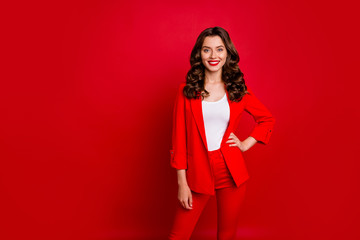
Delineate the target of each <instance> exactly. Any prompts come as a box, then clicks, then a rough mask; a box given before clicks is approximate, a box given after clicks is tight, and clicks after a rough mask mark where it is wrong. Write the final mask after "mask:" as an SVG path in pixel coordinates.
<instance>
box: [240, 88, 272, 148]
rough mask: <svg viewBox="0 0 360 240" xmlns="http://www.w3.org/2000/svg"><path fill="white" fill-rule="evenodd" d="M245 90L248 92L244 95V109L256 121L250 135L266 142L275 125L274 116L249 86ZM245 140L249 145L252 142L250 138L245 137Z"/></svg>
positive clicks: (260, 141) (261, 141)
mask: <svg viewBox="0 0 360 240" xmlns="http://www.w3.org/2000/svg"><path fill="white" fill-rule="evenodd" d="M247 90H248V92H249V93H248V94H246V95H245V96H244V97H245V111H246V112H248V113H249V114H250V115H252V116H253V118H254V120H255V122H256V125H255V127H254V129H253V130H252V132H251V133H250V137H253V138H254V139H255V140H257V142H259V143H262V144H268V143H269V139H270V136H271V134H272V131H273V128H274V125H275V118H274V116H273V115H272V114H271V113H270V111H269V110H268V109H267V108H266V107H265V105H264V104H262V103H261V102H260V100H259V99H258V98H257V97H256V96H255V94H254V92H253V91H252V90H251V89H250V88H249V87H248V88H247ZM246 141H247V144H249V145H251V144H252V143H253V142H254V141H253V140H251V139H246Z"/></svg>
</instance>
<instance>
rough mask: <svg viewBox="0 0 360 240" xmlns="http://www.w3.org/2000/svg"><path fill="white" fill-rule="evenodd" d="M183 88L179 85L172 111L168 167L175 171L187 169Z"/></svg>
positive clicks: (182, 85)
mask: <svg viewBox="0 0 360 240" xmlns="http://www.w3.org/2000/svg"><path fill="white" fill-rule="evenodd" d="M184 86H185V84H184V83H182V84H180V87H179V89H178V91H177V94H176V98H175V103H174V109H173V122H172V144H171V150H170V156H171V157H170V159H171V160H170V165H171V167H173V168H176V169H187V147H186V146H187V145H186V120H185V95H184V94H183V88H184Z"/></svg>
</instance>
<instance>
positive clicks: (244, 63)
mask: <svg viewBox="0 0 360 240" xmlns="http://www.w3.org/2000/svg"><path fill="white" fill-rule="evenodd" d="M50 2H52V1H50ZM353 2H354V3H355V1H353ZM354 3H351V2H350V1H277V0H275V1H226V2H224V1H223V2H219V1H211V0H208V1H181V3H180V2H174V3H170V2H169V1H98V2H89V1H83V2H80V1H77V2H75V3H74V2H68V3H65V2H63V1H62V2H58V3H51V4H49V1H46V2H45V1H44V2H28V3H12V4H11V5H9V4H7V5H4V6H3V7H2V12H3V13H2V14H1V20H2V21H1V22H2V23H3V24H2V25H3V27H2V30H3V31H2V32H3V37H2V40H3V41H4V42H3V44H2V54H1V55H2V58H3V63H2V64H1V68H2V71H1V75H2V77H1V82H2V84H1V87H0V102H1V105H0V107H1V112H2V117H1V124H0V148H1V149H0V154H1V155H0V159H1V161H0V164H1V165H0V193H1V196H0V219H1V224H0V225H1V226H0V238H1V239H78V240H79V239H166V234H167V232H168V231H169V228H170V225H171V220H172V217H173V209H174V206H175V205H174V204H177V185H176V172H175V170H174V169H172V168H170V162H169V161H170V155H169V149H170V140H171V135H170V134H171V123H172V120H171V117H172V107H173V102H174V100H175V99H174V97H175V95H174V94H175V93H176V89H177V87H178V84H179V83H180V82H182V81H184V80H185V74H186V72H187V71H188V69H189V55H190V51H191V49H192V46H193V44H194V43H195V40H196V37H197V36H198V34H199V33H200V32H201V31H202V30H204V29H205V28H207V27H213V26H221V27H223V28H225V29H226V30H227V31H228V32H229V34H230V36H231V38H232V40H233V42H234V44H235V46H236V48H237V50H238V52H239V55H240V64H239V65H240V68H241V70H242V71H243V72H244V74H245V81H246V83H247V84H248V85H249V86H252V89H253V91H254V92H255V93H256V94H257V97H258V98H259V99H260V100H261V101H263V103H264V104H265V105H266V106H267V107H268V108H269V110H270V111H271V112H272V113H273V114H274V116H275V117H276V120H277V122H276V126H275V129H274V134H273V135H272V138H271V140H270V143H269V145H267V146H263V145H260V144H257V145H255V146H254V147H253V148H252V149H251V150H249V151H248V152H245V153H244V157H245V159H246V162H247V164H248V170H249V172H250V175H251V176H250V180H249V182H248V184H249V185H248V192H247V198H246V201H245V203H244V211H243V218H242V220H241V225H240V229H239V237H240V236H241V237H242V238H241V239H294V240H297V239H299V240H300V239H356V238H359V237H360V233H359V232H358V231H357V230H356V227H357V226H359V218H358V216H359V213H360V208H359V206H358V203H359V200H360V198H359V194H358V189H359V165H360V163H359V156H358V155H359V154H358V148H359V146H358V145H359V141H358V138H359V116H360V114H359V106H358V104H359V100H358V97H359V91H358V87H359V77H358V73H357V72H356V70H355V69H356V68H358V65H359V61H358V56H359V36H358V32H359V31H358V26H359V20H358V18H357V17H358V10H357V6H355V4H354ZM253 124H254V123H253V121H252V118H251V116H249V115H244V117H243V120H242V122H241V124H240V125H239V129H238V131H237V134H238V135H239V136H240V138H241V139H244V138H245V137H247V135H248V134H249V133H250V131H251V129H252V127H253ZM215 210H216V205H215V201H214V199H213V200H212V201H210V203H209V205H208V206H207V208H206V209H205V211H204V213H203V215H202V216H201V218H200V220H199V223H198V226H197V228H196V229H195V231H194V238H193V239H216V238H215V235H214V234H215V230H216V214H215ZM207 234H212V235H211V237H209V236H207Z"/></svg>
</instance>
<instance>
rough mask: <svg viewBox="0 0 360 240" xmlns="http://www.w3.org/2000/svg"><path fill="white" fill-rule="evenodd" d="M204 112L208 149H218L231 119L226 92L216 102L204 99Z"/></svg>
mask: <svg viewBox="0 0 360 240" xmlns="http://www.w3.org/2000/svg"><path fill="white" fill-rule="evenodd" d="M202 112H203V118H204V126H205V133H206V142H207V146H208V151H213V150H217V149H219V148H220V144H221V141H222V138H223V136H224V133H225V131H226V128H227V126H228V123H229V119H230V107H229V103H228V100H227V95H226V93H225V95H224V97H222V98H221V99H220V100H218V101H216V102H207V101H204V100H202Z"/></svg>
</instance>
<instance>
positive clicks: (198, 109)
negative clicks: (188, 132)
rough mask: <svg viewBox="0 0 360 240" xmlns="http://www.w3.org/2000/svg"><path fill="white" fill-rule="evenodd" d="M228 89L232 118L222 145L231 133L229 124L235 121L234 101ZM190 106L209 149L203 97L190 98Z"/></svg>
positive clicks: (227, 94)
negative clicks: (230, 97)
mask: <svg viewBox="0 0 360 240" xmlns="http://www.w3.org/2000/svg"><path fill="white" fill-rule="evenodd" d="M225 91H226V96H227V100H228V103H229V108H230V120H229V123H228V126H227V128H226V131H225V133H224V137H223V139H222V141H221V145H220V146H223V145H224V143H225V142H226V140H227V139H225V138H228V137H227V136H228V135H230V132H229V131H230V128H229V126H231V125H230V124H231V123H232V121H233V118H234V115H235V114H234V110H235V109H234V102H232V101H230V99H229V93H228V91H227V90H226V89H225ZM190 106H191V111H192V113H193V115H194V118H195V122H196V125H197V128H198V130H199V132H200V136H201V139H202V141H203V143H204V146H205V148H206V150H207V149H208V147H207V141H206V134H205V125H204V118H203V112H202V100H201V97H200V98H198V99H194V98H192V99H191V100H190Z"/></svg>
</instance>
